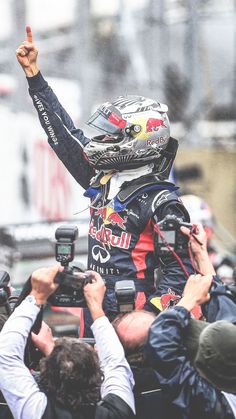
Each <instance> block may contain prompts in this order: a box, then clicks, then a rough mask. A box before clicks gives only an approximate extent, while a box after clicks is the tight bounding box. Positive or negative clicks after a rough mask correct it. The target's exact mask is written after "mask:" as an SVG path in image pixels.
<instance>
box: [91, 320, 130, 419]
mask: <svg viewBox="0 0 236 419" xmlns="http://www.w3.org/2000/svg"><path fill="white" fill-rule="evenodd" d="M91 328H92V331H93V334H94V337H95V341H96V346H97V350H98V356H99V359H100V362H101V368H102V369H103V371H104V376H105V379H104V382H103V385H102V389H101V395H102V398H104V397H105V396H106V395H107V394H110V393H112V394H116V395H117V396H119V397H120V398H122V399H123V400H124V401H125V402H126V403H127V404H128V405H129V406H130V407H131V409H132V410H133V411H134V412H135V408H134V396H133V392H132V388H133V386H134V380H133V374H132V372H131V369H130V367H129V364H128V362H127V361H126V358H125V354H124V350H123V347H122V345H121V343H120V341H119V339H118V337H117V335H116V332H115V330H114V329H113V327H112V325H111V323H110V322H109V320H108V319H107V318H106V317H105V316H103V317H99V318H97V320H95V322H94V323H93V325H92V326H91Z"/></svg>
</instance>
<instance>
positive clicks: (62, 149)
mask: <svg viewBox="0 0 236 419" xmlns="http://www.w3.org/2000/svg"><path fill="white" fill-rule="evenodd" d="M27 80H28V83H29V94H30V96H31V98H32V100H33V104H34V107H35V109H36V111H37V113H38V117H39V121H40V124H41V126H42V128H43V129H44V131H45V133H46V135H47V137H48V143H49V144H50V146H51V147H52V149H53V150H54V152H55V153H56V154H57V156H58V157H59V159H60V160H61V161H62V163H63V164H64V166H65V167H66V168H67V170H68V171H69V172H70V173H71V175H72V176H73V177H74V178H75V180H76V181H77V182H78V183H79V184H80V185H81V186H82V187H83V188H85V189H87V188H88V187H89V184H90V179H91V177H92V176H94V174H95V171H94V169H93V168H92V167H91V166H90V164H89V162H88V160H87V158H86V156H85V154H84V151H83V150H84V147H85V146H86V144H87V143H88V142H89V139H88V138H87V137H86V136H85V135H84V133H83V131H82V130H81V129H77V128H76V127H75V126H74V123H73V121H72V119H71V118H70V116H69V115H68V113H67V112H66V110H65V109H64V108H63V106H62V105H61V103H60V102H59V100H58V98H57V96H56V95H55V93H54V92H53V90H52V89H51V87H50V86H49V85H48V83H47V82H46V80H45V79H44V78H43V76H42V74H41V73H40V72H39V73H38V74H37V75H36V76H34V77H27Z"/></svg>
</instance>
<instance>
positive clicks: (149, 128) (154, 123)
mask: <svg viewBox="0 0 236 419" xmlns="http://www.w3.org/2000/svg"><path fill="white" fill-rule="evenodd" d="M160 127H164V128H167V126H166V125H165V123H164V121H163V119H156V118H149V119H148V120H147V123H146V132H153V131H158V130H159V128H160Z"/></svg>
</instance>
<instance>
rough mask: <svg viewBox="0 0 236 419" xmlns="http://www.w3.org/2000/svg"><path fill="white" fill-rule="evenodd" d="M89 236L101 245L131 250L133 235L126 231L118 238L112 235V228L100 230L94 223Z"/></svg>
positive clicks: (91, 225)
mask: <svg viewBox="0 0 236 419" xmlns="http://www.w3.org/2000/svg"><path fill="white" fill-rule="evenodd" d="M89 235H90V236H91V237H92V238H93V239H96V240H97V241H99V242H101V243H104V244H107V245H111V246H113V247H119V248H122V249H129V245H130V240H131V234H130V233H126V232H125V231H122V233H121V235H120V236H116V235H115V234H112V230H111V229H110V228H108V227H104V226H102V227H101V228H100V229H99V230H98V229H97V228H96V227H95V226H94V224H93V222H92V223H91V224H90V227H89Z"/></svg>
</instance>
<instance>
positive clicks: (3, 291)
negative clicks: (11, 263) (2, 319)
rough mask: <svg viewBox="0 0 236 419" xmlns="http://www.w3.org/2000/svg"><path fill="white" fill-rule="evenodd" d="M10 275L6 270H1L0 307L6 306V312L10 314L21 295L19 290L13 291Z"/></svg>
mask: <svg viewBox="0 0 236 419" xmlns="http://www.w3.org/2000/svg"><path fill="white" fill-rule="evenodd" d="M9 283H10V276H9V274H8V273H7V272H6V271H0V307H4V311H5V313H1V314H6V315H7V316H9V315H10V314H11V313H12V312H13V310H14V308H15V304H16V302H17V300H18V297H19V292H18V291H15V290H13V291H11V289H10V286H9Z"/></svg>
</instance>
